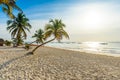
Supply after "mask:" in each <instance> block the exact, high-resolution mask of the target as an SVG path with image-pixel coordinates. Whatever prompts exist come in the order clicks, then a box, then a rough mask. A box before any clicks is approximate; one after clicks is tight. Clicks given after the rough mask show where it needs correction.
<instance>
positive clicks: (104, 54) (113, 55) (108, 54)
mask: <svg viewBox="0 0 120 80" xmlns="http://www.w3.org/2000/svg"><path fill="white" fill-rule="evenodd" d="M44 47H48V48H53V49H60V50H68V51H75V52H80V53H86V54H95V55H103V56H110V57H120V54H110V53H92V52H84V51H77V50H71V49H64V48H57V47H51V46H44Z"/></svg>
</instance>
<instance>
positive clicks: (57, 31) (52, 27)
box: [30, 19, 69, 54]
mask: <svg viewBox="0 0 120 80" xmlns="http://www.w3.org/2000/svg"><path fill="white" fill-rule="evenodd" d="M49 22H50V23H49V24H47V25H46V26H45V34H44V35H45V39H47V38H48V37H52V36H53V38H52V39H51V40H48V41H46V42H44V43H42V44H40V45H38V46H37V47H36V48H35V49H33V50H32V52H30V54H33V53H34V52H35V50H36V49H38V48H39V47H40V46H42V45H44V44H47V43H49V42H51V41H54V40H55V39H56V40H58V41H60V40H62V39H63V36H64V37H65V38H68V39H69V35H68V34H67V32H66V31H65V30H64V27H65V24H64V23H62V20H58V19H55V20H53V19H51V20H50V21H49Z"/></svg>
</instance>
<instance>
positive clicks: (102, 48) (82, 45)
mask: <svg viewBox="0 0 120 80" xmlns="http://www.w3.org/2000/svg"><path fill="white" fill-rule="evenodd" d="M46 46H50V47H56V48H62V49H68V50H74V51H81V52H87V53H95V54H96V53H97V54H108V55H109V54H110V55H118V56H120V42H61V43H57V42H52V43H49V44H46Z"/></svg>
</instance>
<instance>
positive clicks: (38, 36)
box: [32, 29, 44, 43]
mask: <svg viewBox="0 0 120 80" xmlns="http://www.w3.org/2000/svg"><path fill="white" fill-rule="evenodd" d="M32 38H36V40H35V41H34V42H36V43H43V42H44V31H43V30H42V29H39V30H37V31H36V32H35V34H34V35H33V36H32Z"/></svg>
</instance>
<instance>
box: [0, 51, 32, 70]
mask: <svg viewBox="0 0 120 80" xmlns="http://www.w3.org/2000/svg"><path fill="white" fill-rule="evenodd" d="M29 55H31V54H29V53H27V54H24V55H23V56H20V57H17V58H13V59H11V60H9V61H6V62H4V63H3V64H1V65H0V70H2V69H3V68H5V67H7V65H9V64H10V63H12V62H14V61H16V60H18V59H21V58H24V57H26V56H29Z"/></svg>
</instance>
